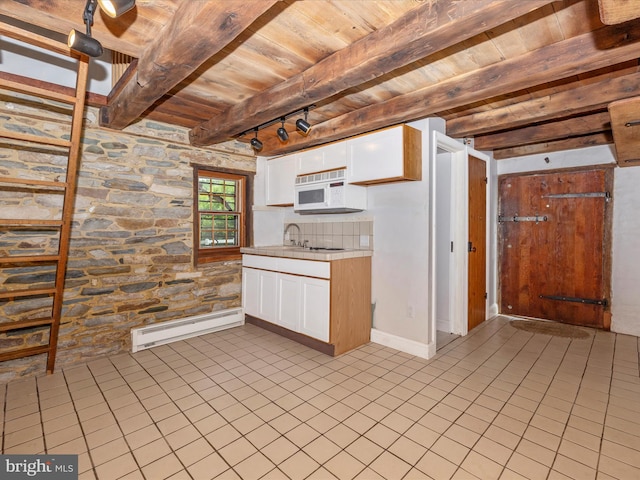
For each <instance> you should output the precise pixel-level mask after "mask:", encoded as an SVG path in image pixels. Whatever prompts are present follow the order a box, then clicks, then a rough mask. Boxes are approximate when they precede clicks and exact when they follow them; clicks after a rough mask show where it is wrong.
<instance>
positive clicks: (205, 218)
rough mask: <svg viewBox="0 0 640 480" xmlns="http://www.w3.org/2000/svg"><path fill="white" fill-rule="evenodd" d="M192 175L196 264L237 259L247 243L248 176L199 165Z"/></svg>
mask: <svg viewBox="0 0 640 480" xmlns="http://www.w3.org/2000/svg"><path fill="white" fill-rule="evenodd" d="M194 176H195V178H194V185H195V188H196V192H195V197H196V199H195V202H194V203H195V208H194V243H195V246H194V252H195V262H196V264H201V263H208V262H217V261H222V260H234V259H239V258H240V247H243V246H245V245H247V244H248V242H247V238H248V231H249V228H248V223H249V222H248V219H247V215H246V206H247V205H249V195H248V193H249V176H248V175H247V174H240V173H232V172H230V171H228V170H225V171H217V170H216V171H214V170H209V169H206V168H205V167H200V166H198V167H196V168H195V169H194Z"/></svg>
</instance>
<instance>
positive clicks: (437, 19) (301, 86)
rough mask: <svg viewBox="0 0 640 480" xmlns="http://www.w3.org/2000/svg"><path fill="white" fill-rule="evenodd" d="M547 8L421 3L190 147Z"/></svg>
mask: <svg viewBox="0 0 640 480" xmlns="http://www.w3.org/2000/svg"><path fill="white" fill-rule="evenodd" d="M249 3H250V2H249ZM548 3H551V1H550V0H529V1H527V2H514V1H512V0H475V1H473V2H460V1H458V0H448V1H445V2H442V1H439V2H437V3H436V2H425V3H424V4H423V5H422V6H419V7H416V8H415V9H413V10H411V11H409V12H408V13H407V14H406V15H405V16H403V17H401V18H399V19H398V20H397V21H395V22H394V23H392V24H391V25H388V26H386V27H384V28H381V29H379V30H376V31H374V32H373V33H371V34H369V35H367V36H366V37H364V38H362V39H360V40H358V41H357V42H355V43H353V44H352V45H350V46H349V47H347V48H344V49H342V50H339V51H337V52H335V53H334V54H332V55H330V56H328V57H327V58H325V59H324V60H322V61H320V62H318V63H317V64H315V65H313V66H312V67H310V68H308V69H307V70H305V71H304V72H301V73H299V74H297V75H294V76H293V77H291V78H289V79H287V80H285V81H284V82H281V83H279V84H277V85H274V86H273V87H272V88H269V89H267V90H265V91H263V92H261V93H260V94H259V95H255V96H253V97H252V98H249V99H247V100H246V101H244V102H242V103H239V104H237V105H234V106H233V107H231V108H230V109H228V110H227V111H226V112H224V113H223V114H222V115H219V116H216V117H215V118H212V119H210V120H209V121H207V122H204V123H203V124H202V125H200V126H198V127H196V128H194V129H192V130H191V132H190V140H191V143H192V144H193V145H208V144H212V143H219V142H222V141H226V140H228V139H229V138H230V137H233V136H237V135H239V134H240V133H242V132H245V131H248V130H251V129H253V128H255V127H256V126H257V125H261V124H263V123H267V122H269V121H271V120H273V119H276V118H278V117H281V116H282V115H286V114H288V113H290V112H294V111H297V110H300V109H302V108H303V107H306V106H308V105H311V104H313V103H317V102H320V101H321V100H324V99H326V98H329V97H331V96H332V95H335V94H337V93H340V92H342V91H344V90H347V89H349V88H352V87H356V86H358V85H360V84H362V83H365V82H368V81H371V80H373V79H375V78H378V77H380V76H382V75H385V74H387V73H389V72H392V71H394V70H396V69H398V68H401V67H404V66H406V65H408V64H410V63H412V62H415V61H417V60H420V59H422V58H425V57H427V56H429V55H431V54H433V53H436V52H439V51H442V50H444V49H445V48H447V47H450V46H452V45H455V44H457V43H459V42H462V41H464V40H466V39H468V38H471V37H473V36H475V35H477V34H480V33H482V32H485V31H486V30H487V29H490V28H494V27H497V26H499V25H502V24H504V23H506V22H508V21H510V20H513V19H514V18H518V17H521V16H522V15H524V14H526V13H529V12H531V11H533V10H535V9H537V8H539V7H541V6H543V5H545V4H548Z"/></svg>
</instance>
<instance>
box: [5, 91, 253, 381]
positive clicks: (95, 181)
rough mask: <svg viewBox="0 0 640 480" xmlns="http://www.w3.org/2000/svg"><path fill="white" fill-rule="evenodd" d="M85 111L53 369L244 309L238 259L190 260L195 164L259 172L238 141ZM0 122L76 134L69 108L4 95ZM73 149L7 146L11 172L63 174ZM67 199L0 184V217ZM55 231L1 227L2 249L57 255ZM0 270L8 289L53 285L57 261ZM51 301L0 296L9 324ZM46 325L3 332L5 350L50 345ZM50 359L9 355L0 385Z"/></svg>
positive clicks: (40, 213) (48, 213) (40, 214)
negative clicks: (196, 318) (135, 331)
mask: <svg viewBox="0 0 640 480" xmlns="http://www.w3.org/2000/svg"><path fill="white" fill-rule="evenodd" d="M97 115H98V111H97V110H96V109H93V108H88V109H87V111H86V123H85V129H84V132H83V144H82V160H81V165H80V170H79V176H78V193H77V199H76V204H75V209H74V215H73V227H72V238H71V246H70V255H69V263H68V270H67V281H66V288H65V295H64V308H63V318H62V323H61V328H60V336H59V342H58V356H57V360H56V368H61V367H64V366H68V365H72V364H77V363H82V362H85V361H87V360H89V359H93V358H95V357H98V356H102V355H107V354H115V353H118V352H122V351H126V350H129V349H130V330H131V328H133V327H138V326H141V325H146V324H151V323H156V322H162V321H166V320H171V319H178V318H184V317H189V316H192V315H198V314H203V313H206V312H210V311H213V310H221V309H225V308H229V307H232V306H238V305H240V302H241V298H240V294H241V264H240V262H239V261H237V262H220V263H213V264H208V265H206V266H202V267H195V266H194V264H193V254H192V251H193V249H192V246H193V233H192V232H193V230H192V222H193V213H192V205H193V200H192V195H193V193H192V192H193V189H192V182H193V169H192V167H191V166H190V163H198V164H202V165H212V166H220V167H226V168H234V169H239V170H245V171H251V172H254V171H255V158H254V156H253V152H252V151H251V149H250V148H248V147H247V146H246V145H244V144H242V143H239V142H228V143H226V144H224V145H222V146H217V147H216V149H212V148H194V147H192V146H190V145H189V142H188V135H187V133H188V130H187V129H185V128H181V127H174V126H171V125H168V124H160V123H157V122H153V121H141V122H139V123H136V124H135V125H133V126H130V127H128V128H127V129H126V130H124V131H114V130H108V129H104V128H101V127H99V125H98V123H97ZM0 129H3V130H4V129H8V130H13V131H19V132H24V133H31V134H36V135H47V136H54V137H59V138H69V137H68V131H69V115H68V112H67V111H65V109H64V108H62V107H60V106H57V105H55V104H47V106H46V108H45V109H44V110H43V109H41V108H39V107H38V106H37V105H35V104H34V103H33V102H32V101H31V100H30V99H26V97H17V96H15V95H14V94H8V93H6V92H0ZM65 165H66V155H63V154H61V153H60V152H56V151H52V150H51V149H47V148H41V147H39V148H33V147H32V146H31V147H27V146H26V145H24V146H22V145H19V144H16V143H15V142H8V141H3V142H1V143H0V178H1V177H2V176H9V177H21V178H33V179H42V180H51V179H54V178H59V179H64V172H65ZM61 199H62V197H61V195H60V194H59V193H56V192H45V193H44V194H38V195H34V194H33V192H32V191H30V190H29V189H20V188H11V189H7V188H6V187H3V186H0V212H1V213H0V218H43V219H53V218H59V211H60V207H61V203H62V202H61ZM56 249H57V235H55V234H52V232H50V231H47V230H46V229H38V230H11V231H9V230H6V229H5V228H4V227H0V257H5V256H8V255H17V254H19V255H26V254H42V253H46V252H55V251H56ZM9 267H11V268H2V269H0V291H6V290H11V289H24V288H28V287H40V286H42V287H46V286H51V285H52V278H53V275H54V268H53V267H52V266H29V267H24V266H22V268H17V267H16V266H9ZM50 305H51V299H50V298H49V297H43V298H30V299H26V300H21V301H0V322H7V321H12V320H19V319H24V318H38V317H42V316H46V315H47V312H48V311H50ZM47 338H48V328H33V329H25V330H21V331H16V332H11V333H9V334H8V335H7V334H0V352H2V351H6V350H9V349H12V348H15V347H18V346H21V345H24V344H28V345H36V344H40V343H42V342H45V343H46V341H47ZM45 362H46V355H38V356H34V357H27V358H24V359H19V360H12V361H6V362H2V363H0V382H4V381H7V380H10V379H12V378H15V377H18V376H25V375H42V374H44V373H45Z"/></svg>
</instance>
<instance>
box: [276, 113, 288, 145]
mask: <svg viewBox="0 0 640 480" xmlns="http://www.w3.org/2000/svg"><path fill="white" fill-rule="evenodd" d="M280 121H281V122H282V126H281V127H280V128H278V130H277V132H276V133H277V134H278V138H279V139H280V141H281V142H282V143H284V142H286V141H287V140H289V134H288V133H287V131H286V130H285V129H284V117H282V118H281V119H280Z"/></svg>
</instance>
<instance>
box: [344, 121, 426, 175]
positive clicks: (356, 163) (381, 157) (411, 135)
mask: <svg viewBox="0 0 640 480" xmlns="http://www.w3.org/2000/svg"><path fill="white" fill-rule="evenodd" d="M346 144H347V181H348V182H349V183H356V184H360V185H371V184H377V183H391V182H401V181H407V180H421V179H422V132H420V130H417V129H415V128H413V127H409V126H407V125H400V126H397V127H392V128H388V129H385V130H381V131H378V132H374V133H370V134H366V135H361V136H359V137H355V138H352V139H349V140H347V141H346Z"/></svg>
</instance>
